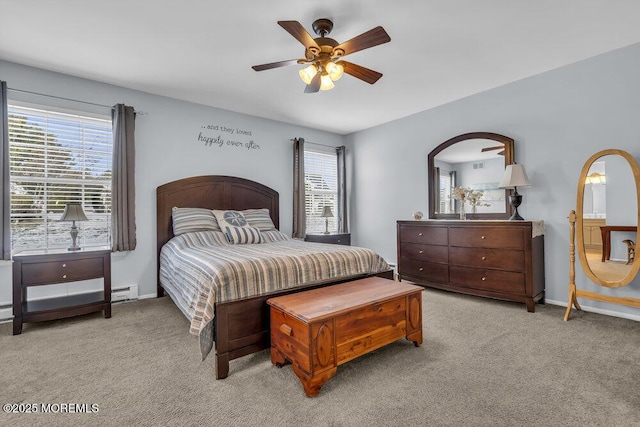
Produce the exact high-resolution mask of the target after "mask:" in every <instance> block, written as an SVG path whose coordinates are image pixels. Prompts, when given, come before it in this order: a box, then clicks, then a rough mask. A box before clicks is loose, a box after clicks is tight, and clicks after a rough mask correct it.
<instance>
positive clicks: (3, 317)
mask: <svg viewBox="0 0 640 427" xmlns="http://www.w3.org/2000/svg"><path fill="white" fill-rule="evenodd" d="M11 319H13V309H12V308H11V304H10V303H9V304H8V308H7V307H6V305H4V304H0V323H1V322H8V321H10V320H11Z"/></svg>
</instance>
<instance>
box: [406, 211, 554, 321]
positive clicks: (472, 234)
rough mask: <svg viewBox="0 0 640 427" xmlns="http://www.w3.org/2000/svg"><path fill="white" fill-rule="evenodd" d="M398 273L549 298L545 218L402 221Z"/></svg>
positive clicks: (448, 286)
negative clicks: (531, 219)
mask: <svg viewBox="0 0 640 427" xmlns="http://www.w3.org/2000/svg"><path fill="white" fill-rule="evenodd" d="M397 227H398V277H399V279H400V280H402V279H405V280H409V281H412V282H415V283H417V284H420V285H424V286H429V287H433V288H439V289H445V290H449V291H455V292H461V293H465V294H470V295H479V296H485V297H491V298H497V299H501V300H506V301H513V302H521V303H525V304H526V305H527V310H528V311H530V312H534V311H535V303H536V302H538V301H542V302H544V227H543V225H542V222H541V221H476V220H470V221H449V220H426V221H398V224H397Z"/></svg>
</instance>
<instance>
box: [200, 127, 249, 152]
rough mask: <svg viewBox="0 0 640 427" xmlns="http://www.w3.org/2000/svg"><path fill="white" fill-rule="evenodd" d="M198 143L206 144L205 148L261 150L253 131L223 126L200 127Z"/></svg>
mask: <svg viewBox="0 0 640 427" xmlns="http://www.w3.org/2000/svg"><path fill="white" fill-rule="evenodd" d="M200 129H201V130H200V132H199V133H198V142H201V143H204V145H205V147H218V148H222V147H232V148H242V149H245V150H260V145H258V144H256V143H255V141H254V140H253V139H252V138H253V132H252V131H251V130H246V129H239V128H237V127H228V126H223V125H204V126H200Z"/></svg>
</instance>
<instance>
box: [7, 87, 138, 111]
mask: <svg viewBox="0 0 640 427" xmlns="http://www.w3.org/2000/svg"><path fill="white" fill-rule="evenodd" d="M7 90H11V91H13V92H20V93H28V94H30V95H38V96H46V97H48V98H55V99H62V100H64V101H72V102H79V103H81V104H88V105H95V106H97V107H105V108H109V109H111V108H113V105H104V104H97V103H95V102H88V101H81V100H79V99H73V98H65V97H62V96H56V95H47V94H46V93H38V92H31V91H29V90H23V89H14V88H11V87H8V88H7ZM134 112H135V113H136V114H140V115H142V116H145V115H147V114H149V113H145V112H144V111H138V110H135V109H134Z"/></svg>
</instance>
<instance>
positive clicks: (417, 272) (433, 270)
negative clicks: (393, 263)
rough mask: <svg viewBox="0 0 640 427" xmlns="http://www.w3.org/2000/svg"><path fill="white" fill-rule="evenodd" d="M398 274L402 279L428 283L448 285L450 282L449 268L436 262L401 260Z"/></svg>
mask: <svg viewBox="0 0 640 427" xmlns="http://www.w3.org/2000/svg"><path fill="white" fill-rule="evenodd" d="M398 273H399V275H400V277H407V278H409V279H416V280H424V281H427V282H435V283H447V282H448V281H449V266H448V265H447V264H438V263H435V262H426V261H416V260H413V259H409V258H401V260H400V264H399V266H398Z"/></svg>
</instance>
